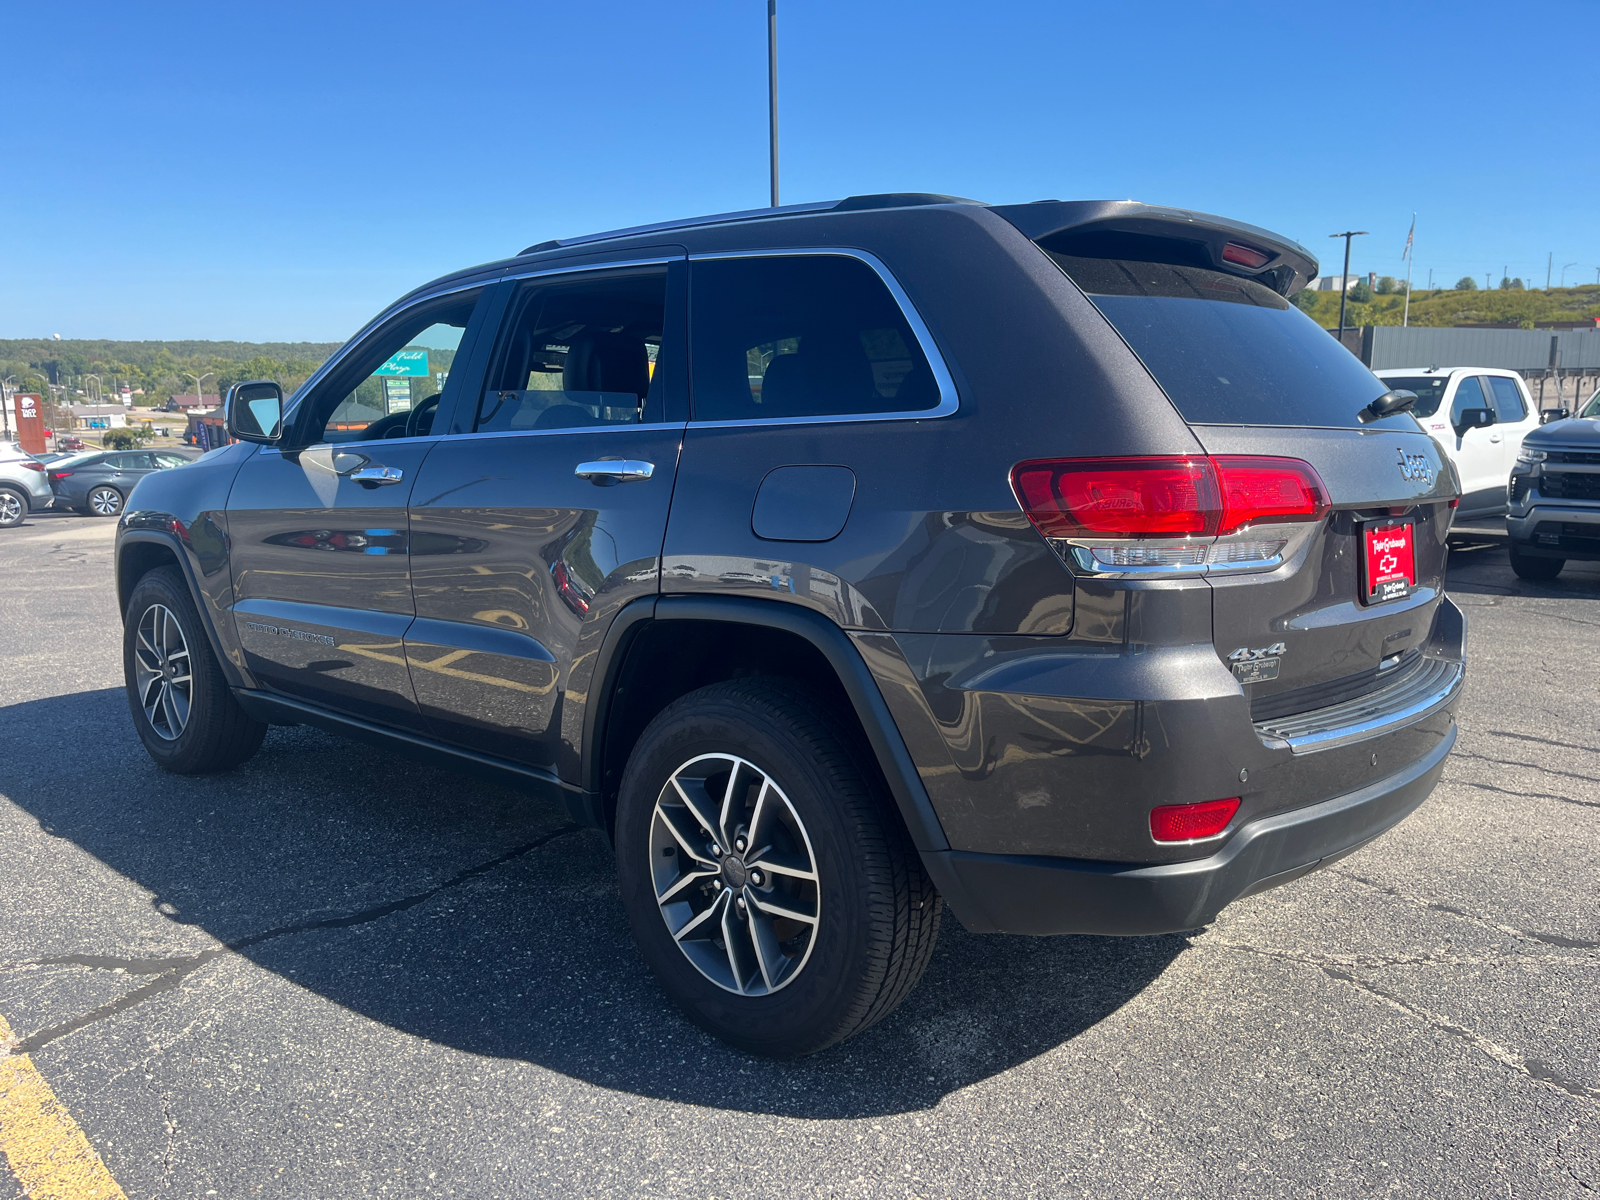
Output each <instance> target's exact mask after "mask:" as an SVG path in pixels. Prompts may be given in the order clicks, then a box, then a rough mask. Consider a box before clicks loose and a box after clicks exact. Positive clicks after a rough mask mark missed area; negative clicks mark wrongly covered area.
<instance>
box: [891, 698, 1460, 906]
mask: <svg viewBox="0 0 1600 1200" xmlns="http://www.w3.org/2000/svg"><path fill="white" fill-rule="evenodd" d="M1455 740H1456V730H1455V727H1454V725H1453V724H1452V725H1451V727H1450V730H1449V732H1448V733H1447V734H1446V736H1444V737H1443V738H1441V739H1440V740H1439V742H1438V743H1437V744H1436V745H1435V746H1434V747H1433V748H1432V749H1431V750H1430V751H1429V752H1428V753H1427V754H1426V755H1424V756H1423V757H1422V758H1420V759H1418V760H1416V761H1415V762H1412V763H1411V764H1409V765H1408V766H1406V767H1405V768H1403V769H1402V770H1400V771H1397V772H1395V773H1394V774H1392V775H1389V776H1387V777H1385V778H1383V779H1380V780H1377V781H1376V782H1374V783H1371V784H1369V785H1367V786H1365V787H1362V788H1359V789H1357V790H1355V791H1352V792H1346V793H1345V794H1343V795H1340V796H1334V797H1332V798H1331V799H1328V800H1324V801H1322V802H1320V803H1318V804H1313V805H1309V806H1307V807H1305V808H1299V809H1294V810H1292V811H1290V812H1283V813H1276V814H1274V815H1272V816H1268V817H1262V818H1260V819H1259V820H1255V821H1251V822H1249V823H1247V824H1245V825H1243V826H1241V827H1240V828H1239V830H1238V831H1237V832H1236V833H1234V834H1233V836H1232V837H1230V838H1229V839H1228V841H1227V843H1226V844H1225V845H1224V846H1223V847H1222V848H1221V849H1219V850H1218V851H1217V852H1216V853H1215V854H1213V855H1211V856H1210V857H1208V858H1202V859H1197V860H1194V861H1191V862H1182V863H1169V864H1163V865H1159V866H1138V865H1131V864H1128V863H1108V862H1093V861H1086V860H1083V859H1067V858H1043V857H1033V856H1025V855H1007V854H975V853H970V852H967V851H962V850H944V851H937V852H931V853H925V854H924V855H923V861H924V863H925V864H926V865H927V867H928V873H929V874H930V875H931V876H932V877H933V880H934V883H935V884H936V885H937V886H938V887H939V889H940V891H941V892H943V893H944V896H945V899H946V900H947V901H948V902H949V904H950V907H951V909H952V910H953V911H954V912H955V914H956V916H957V917H958V918H959V919H960V921H961V923H962V924H963V925H965V926H966V927H967V928H968V929H969V930H971V931H973V932H974V933H1031V934H1054V933H1096V934H1155V933H1175V932H1178V931H1180V930H1184V929H1194V928H1196V927H1198V926H1201V925H1205V924H1207V923H1208V922H1209V921H1211V920H1212V919H1213V918H1214V917H1216V915H1217V913H1219V912H1220V911H1222V909H1223V908H1224V907H1225V906H1226V905H1228V904H1231V903H1232V902H1233V901H1235V900H1239V899H1242V898H1243V897H1245V896H1251V895H1254V894H1255V893H1257V892H1262V891H1265V890H1267V889H1268V888H1271V887H1276V886H1277V885H1278V884H1281V883H1288V882H1289V881H1290V880H1292V879H1296V878H1298V877H1299V876H1301V875H1304V874H1306V873H1308V872H1310V871H1312V870H1315V869H1316V868H1317V867H1320V866H1324V865H1326V864H1328V863H1330V862H1333V861H1334V860H1336V859H1338V858H1341V857H1343V856H1344V855H1346V854H1349V853H1350V852H1351V851H1353V850H1356V849H1359V848H1360V847H1361V846H1363V845H1365V844H1366V843H1367V842H1369V841H1371V840H1372V839H1373V838H1376V837H1378V836H1379V835H1380V834H1382V833H1384V832H1386V831H1387V830H1389V829H1390V828H1392V827H1393V826H1395V825H1396V824H1398V823H1399V822H1400V821H1402V820H1404V819H1405V818H1406V817H1407V816H1409V815H1410V814H1411V813H1412V812H1413V811H1415V810H1416V808H1417V807H1418V806H1419V805H1421V803H1422V802H1423V801H1424V800H1425V799H1427V797H1428V794H1429V793H1430V792H1432V791H1433V788H1434V785H1435V784H1437V783H1438V782H1439V776H1440V775H1441V774H1442V773H1443V772H1444V763H1445V758H1446V756H1448V755H1449V753H1450V749H1451V747H1452V746H1454V745H1455Z"/></svg>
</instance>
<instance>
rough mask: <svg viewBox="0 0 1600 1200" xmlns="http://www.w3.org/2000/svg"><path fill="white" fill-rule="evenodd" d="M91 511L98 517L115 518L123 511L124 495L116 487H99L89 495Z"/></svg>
mask: <svg viewBox="0 0 1600 1200" xmlns="http://www.w3.org/2000/svg"><path fill="white" fill-rule="evenodd" d="M89 511H90V512H92V513H93V514H94V515H95V516H97V517H114V516H116V515H117V514H118V513H119V512H121V511H122V493H121V492H119V491H117V489H116V488H114V487H97V488H94V489H93V490H91V491H90V493H89Z"/></svg>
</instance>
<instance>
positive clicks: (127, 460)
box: [111, 453, 155, 471]
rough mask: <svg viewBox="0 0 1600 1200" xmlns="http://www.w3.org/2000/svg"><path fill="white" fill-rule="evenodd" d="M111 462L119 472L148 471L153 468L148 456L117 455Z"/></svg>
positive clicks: (138, 454)
mask: <svg viewBox="0 0 1600 1200" xmlns="http://www.w3.org/2000/svg"><path fill="white" fill-rule="evenodd" d="M111 462H112V465H113V466H115V467H116V468H117V469H118V470H121V471H149V470H152V469H154V467H155V463H154V462H152V461H151V459H150V456H149V455H148V454H140V453H132V454H118V455H117V456H116V457H114V458H113V459H112V460H111Z"/></svg>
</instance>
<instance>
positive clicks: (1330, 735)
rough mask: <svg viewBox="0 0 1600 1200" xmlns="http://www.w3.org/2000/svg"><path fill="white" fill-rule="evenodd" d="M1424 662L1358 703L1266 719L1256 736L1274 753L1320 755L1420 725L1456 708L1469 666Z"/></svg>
mask: <svg viewBox="0 0 1600 1200" xmlns="http://www.w3.org/2000/svg"><path fill="white" fill-rule="evenodd" d="M1424 662H1425V664H1427V665H1425V666H1424V667H1423V669H1422V670H1421V671H1419V672H1417V673H1416V674H1414V675H1412V677H1411V678H1409V679H1402V680H1396V681H1395V682H1394V683H1392V684H1390V685H1389V686H1388V687H1386V688H1382V689H1380V690H1379V691H1376V692H1369V693H1368V694H1367V695H1365V696H1361V697H1359V698H1357V699H1355V700H1347V701H1345V702H1344V703H1343V704H1335V705H1331V706H1329V707H1328V708H1323V709H1316V710H1314V711H1312V712H1308V713H1297V714H1295V715H1294V716H1291V717H1279V718H1276V719H1274V720H1271V721H1261V722H1259V723H1257V725H1256V727H1255V730H1256V735H1257V736H1258V737H1259V738H1260V739H1261V741H1262V743H1263V744H1264V745H1266V746H1267V747H1269V748H1270V749H1274V750H1282V749H1285V748H1287V749H1288V750H1290V751H1291V752H1292V753H1294V754H1315V753H1317V752H1318V751H1320V750H1333V749H1335V748H1337V747H1339V746H1349V745H1353V744H1354V743H1356V742H1364V741H1366V740H1368V739H1369V738H1375V737H1381V736H1383V735H1384V734H1386V733H1393V732H1394V731H1395V730H1397V729H1402V728H1404V727H1405V726H1407V725H1412V724H1415V723H1416V722H1418V721H1420V720H1422V719H1423V718H1425V717H1428V716H1431V715H1432V714H1434V713H1436V712H1438V711H1439V710H1440V709H1442V708H1444V707H1446V706H1447V705H1449V704H1451V703H1452V702H1453V701H1454V700H1455V699H1456V697H1457V696H1458V695H1459V694H1460V692H1461V685H1462V682H1463V680H1464V679H1465V678H1466V664H1465V663H1463V662H1460V661H1458V660H1455V659H1447V658H1434V659H1425V660H1424ZM1391 706H1393V707H1391Z"/></svg>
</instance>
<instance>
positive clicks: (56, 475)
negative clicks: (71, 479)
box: [50, 471, 72, 480]
mask: <svg viewBox="0 0 1600 1200" xmlns="http://www.w3.org/2000/svg"><path fill="white" fill-rule="evenodd" d="M71 474H72V472H71V471H51V472H50V478H51V479H52V480H56V479H65V478H66V477H67V476H68V475H71Z"/></svg>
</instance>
